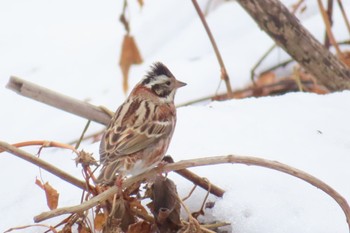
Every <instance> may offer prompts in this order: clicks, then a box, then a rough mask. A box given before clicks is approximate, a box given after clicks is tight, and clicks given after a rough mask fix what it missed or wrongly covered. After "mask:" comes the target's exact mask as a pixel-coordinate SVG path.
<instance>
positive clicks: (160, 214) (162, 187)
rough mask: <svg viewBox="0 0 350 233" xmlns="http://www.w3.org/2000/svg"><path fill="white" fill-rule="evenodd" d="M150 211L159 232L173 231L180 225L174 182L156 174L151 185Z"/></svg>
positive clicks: (179, 205)
mask: <svg viewBox="0 0 350 233" xmlns="http://www.w3.org/2000/svg"><path fill="white" fill-rule="evenodd" d="M151 199H152V201H153V202H152V204H151V205H149V206H151V207H152V208H151V212H152V214H153V215H154V218H155V220H156V224H157V227H158V229H159V231H160V232H173V231H177V230H179V229H180V228H181V227H182V223H181V219H180V208H181V204H180V202H179V197H178V194H177V190H176V185H175V184H174V182H173V181H172V180H170V179H168V178H166V177H161V176H157V178H156V180H155V182H154V184H153V185H152V194H151Z"/></svg>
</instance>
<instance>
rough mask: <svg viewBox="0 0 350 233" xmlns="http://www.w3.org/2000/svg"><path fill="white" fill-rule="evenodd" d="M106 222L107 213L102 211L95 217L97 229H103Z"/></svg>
mask: <svg viewBox="0 0 350 233" xmlns="http://www.w3.org/2000/svg"><path fill="white" fill-rule="evenodd" d="M105 222H106V215H105V214H102V213H99V214H97V215H96V216H95V219H94V226H95V230H96V231H102V229H103V225H104V224H105Z"/></svg>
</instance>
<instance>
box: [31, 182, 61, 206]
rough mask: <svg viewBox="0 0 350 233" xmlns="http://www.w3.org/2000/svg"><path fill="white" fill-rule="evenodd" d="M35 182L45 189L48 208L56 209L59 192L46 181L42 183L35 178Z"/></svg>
mask: <svg viewBox="0 0 350 233" xmlns="http://www.w3.org/2000/svg"><path fill="white" fill-rule="evenodd" d="M35 184H37V185H38V186H39V187H40V188H42V189H43V190H44V191H45V195H46V202H47V206H48V207H49V208H50V210H54V209H57V206H58V198H59V193H58V192H57V190H56V189H54V188H53V187H52V186H51V185H50V184H49V183H48V182H46V183H45V184H42V183H41V181H40V180H38V179H36V180H35Z"/></svg>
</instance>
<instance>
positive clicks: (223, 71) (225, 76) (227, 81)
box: [192, 0, 232, 96]
mask: <svg viewBox="0 0 350 233" xmlns="http://www.w3.org/2000/svg"><path fill="white" fill-rule="evenodd" d="M192 3H193V5H194V8H195V9H196V11H197V13H198V15H199V18H200V19H201V21H202V24H203V26H204V29H205V31H206V32H207V34H208V37H209V40H210V42H211V44H212V46H213V49H214V52H215V55H216V58H217V60H218V62H219V65H220V68H221V79H222V80H224V82H225V84H226V89H227V94H228V95H229V96H231V95H232V87H231V83H230V79H229V77H228V74H227V71H226V68H225V64H224V60H222V57H221V54H220V51H219V49H218V46H217V45H216V42H215V39H214V37H213V34H212V33H211V31H210V28H209V26H208V24H207V21H206V20H205V16H204V15H203V12H202V10H201V8H200V7H199V5H198V3H197V0H192Z"/></svg>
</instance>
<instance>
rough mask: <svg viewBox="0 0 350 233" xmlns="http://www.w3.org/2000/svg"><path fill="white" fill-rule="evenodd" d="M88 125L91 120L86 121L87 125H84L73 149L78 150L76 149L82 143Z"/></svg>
mask: <svg viewBox="0 0 350 233" xmlns="http://www.w3.org/2000/svg"><path fill="white" fill-rule="evenodd" d="M90 123H91V120H88V121H87V123H86V125H85V127H84V129H83V132H82V133H81V135H80V138H79V140H78V141H77V144H76V145H75V149H78V148H79V146H80V143H81V142H82V141H83V139H84V136H85V133H86V131H87V130H88V128H89V126H90Z"/></svg>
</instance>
